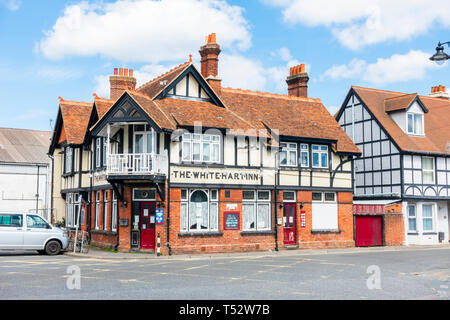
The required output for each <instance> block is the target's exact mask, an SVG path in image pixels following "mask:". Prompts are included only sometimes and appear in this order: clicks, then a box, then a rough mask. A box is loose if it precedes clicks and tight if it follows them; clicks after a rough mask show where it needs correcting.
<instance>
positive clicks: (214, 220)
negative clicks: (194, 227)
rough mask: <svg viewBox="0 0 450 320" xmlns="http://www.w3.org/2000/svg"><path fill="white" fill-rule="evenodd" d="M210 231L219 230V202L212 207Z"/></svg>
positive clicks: (212, 204) (213, 203)
mask: <svg viewBox="0 0 450 320" xmlns="http://www.w3.org/2000/svg"><path fill="white" fill-rule="evenodd" d="M209 214H210V229H211V230H218V229H219V205H218V204H217V202H212V203H211V205H210V212H209Z"/></svg>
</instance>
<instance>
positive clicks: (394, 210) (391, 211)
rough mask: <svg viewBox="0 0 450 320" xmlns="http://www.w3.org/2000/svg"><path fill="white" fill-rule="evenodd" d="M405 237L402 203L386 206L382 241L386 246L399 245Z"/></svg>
mask: <svg viewBox="0 0 450 320" xmlns="http://www.w3.org/2000/svg"><path fill="white" fill-rule="evenodd" d="M404 238H405V227H404V220H403V214H402V204H401V203H396V204H393V205H391V206H386V208H385V216H384V241H385V245H386V246H401V245H403V240H404Z"/></svg>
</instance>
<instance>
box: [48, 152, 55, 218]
mask: <svg viewBox="0 0 450 320" xmlns="http://www.w3.org/2000/svg"><path fill="white" fill-rule="evenodd" d="M47 156H48V157H49V158H50V160H51V161H50V168H49V169H48V171H47V179H48V175H49V174H50V175H51V176H50V179H48V180H47V181H49V187H48V192H49V195H47V200H49V201H48V202H47V207H49V206H50V215H48V213H47V217H46V218H47V219H49V221H50V223H52V222H53V217H52V216H53V167H54V161H55V158H54V157H53V156H52V155H51V154H47Z"/></svg>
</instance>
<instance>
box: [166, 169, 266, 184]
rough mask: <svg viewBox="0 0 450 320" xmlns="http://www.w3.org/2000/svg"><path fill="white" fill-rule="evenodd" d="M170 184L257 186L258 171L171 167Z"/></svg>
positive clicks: (258, 179)
mask: <svg viewBox="0 0 450 320" xmlns="http://www.w3.org/2000/svg"><path fill="white" fill-rule="evenodd" d="M170 180H171V182H178V183H220V184H223V183H226V184H259V183H260V182H261V174H260V171H259V169H241V168H239V169H236V168H223V169H222V168H214V169H212V168H190V167H171V169H170Z"/></svg>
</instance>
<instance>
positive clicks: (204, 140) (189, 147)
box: [181, 133, 220, 163]
mask: <svg viewBox="0 0 450 320" xmlns="http://www.w3.org/2000/svg"><path fill="white" fill-rule="evenodd" d="M181 149H182V159H183V161H192V162H210V163H218V162H220V136H219V135H210V134H192V133H185V134H183V140H182V147H181Z"/></svg>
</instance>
